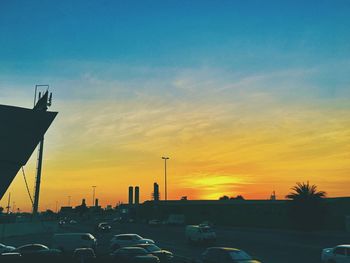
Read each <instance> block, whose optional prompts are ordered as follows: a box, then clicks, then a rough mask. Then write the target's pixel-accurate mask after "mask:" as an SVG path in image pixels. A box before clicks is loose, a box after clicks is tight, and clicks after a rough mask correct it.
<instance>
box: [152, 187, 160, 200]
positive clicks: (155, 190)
mask: <svg viewBox="0 0 350 263" xmlns="http://www.w3.org/2000/svg"><path fill="white" fill-rule="evenodd" d="M152 197H153V200H154V201H159V185H158V184H157V183H154V184H153V194H152Z"/></svg>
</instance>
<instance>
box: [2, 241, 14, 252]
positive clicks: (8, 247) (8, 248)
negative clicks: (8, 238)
mask: <svg viewBox="0 0 350 263" xmlns="http://www.w3.org/2000/svg"><path fill="white" fill-rule="evenodd" d="M15 249H16V248H15V247H12V246H6V245H4V244H1V243H0V254H2V253H9V252H12V251H14V250H15Z"/></svg>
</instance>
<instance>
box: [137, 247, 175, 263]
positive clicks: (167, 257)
mask: <svg viewBox="0 0 350 263" xmlns="http://www.w3.org/2000/svg"><path fill="white" fill-rule="evenodd" d="M135 247H141V248H143V249H145V250H146V251H147V252H148V253H150V254H152V255H153V256H156V257H158V258H159V260H160V262H161V263H165V262H171V261H172V259H173V258H174V255H173V253H171V252H170V251H167V250H163V249H161V248H159V247H158V246H156V245H154V244H139V245H135Z"/></svg>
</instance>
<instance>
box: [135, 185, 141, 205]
mask: <svg viewBox="0 0 350 263" xmlns="http://www.w3.org/2000/svg"><path fill="white" fill-rule="evenodd" d="M139 203H140V187H138V186H135V205H138V204H139Z"/></svg>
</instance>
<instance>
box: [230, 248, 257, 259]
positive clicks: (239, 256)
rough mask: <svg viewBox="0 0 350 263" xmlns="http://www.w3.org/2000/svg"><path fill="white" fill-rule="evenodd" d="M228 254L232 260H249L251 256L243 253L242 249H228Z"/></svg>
mask: <svg viewBox="0 0 350 263" xmlns="http://www.w3.org/2000/svg"><path fill="white" fill-rule="evenodd" d="M230 256H231V258H232V259H234V260H251V259H252V258H251V256H249V255H248V254H247V253H245V252H244V251H242V250H234V251H230Z"/></svg>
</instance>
